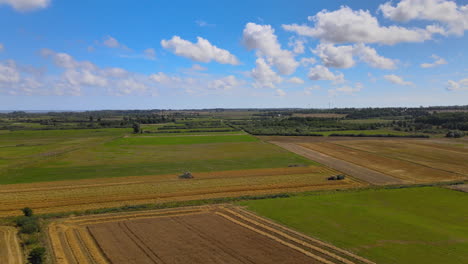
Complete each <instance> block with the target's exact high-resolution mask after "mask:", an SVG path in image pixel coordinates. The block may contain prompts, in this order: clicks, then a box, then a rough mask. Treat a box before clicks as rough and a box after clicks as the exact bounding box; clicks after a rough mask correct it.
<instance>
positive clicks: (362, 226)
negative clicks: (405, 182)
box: [240, 187, 468, 264]
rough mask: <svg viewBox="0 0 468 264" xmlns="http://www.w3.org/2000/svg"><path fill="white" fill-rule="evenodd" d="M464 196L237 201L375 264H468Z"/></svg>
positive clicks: (419, 193)
mask: <svg viewBox="0 0 468 264" xmlns="http://www.w3.org/2000/svg"><path fill="white" fill-rule="evenodd" d="M467 202H468V196H467V195H466V193H463V192H460V191H455V190H450V189H445V188H436V187H420V188H406V189H387V190H385V189H380V190H360V191H345V192H331V193H328V194H316V195H303V196H295V197H290V198H279V199H266V200H257V201H246V202H241V203H240V204H241V205H244V206H247V208H248V209H249V210H253V211H254V212H256V213H258V214H260V215H261V216H264V217H268V218H270V219H273V220H274V221H276V222H278V223H280V224H283V225H286V226H288V227H290V228H293V229H295V230H298V231H300V232H302V233H304V234H306V235H309V236H312V237H316V238H318V239H320V240H322V241H325V242H328V243H331V244H334V245H335V246H338V247H340V248H343V249H345V250H349V251H351V252H353V253H355V254H357V255H359V256H362V257H365V258H367V259H369V260H372V261H375V262H376V263H382V264H390V263H402V264H406V263H407V264H413V263H426V264H432V263H434V264H440V263H446V264H451V263H454V264H455V263H459V264H461V263H468V251H467V250H466V248H468V226H467V225H466V221H467V218H466V217H467V215H468V208H467V207H466V203H467Z"/></svg>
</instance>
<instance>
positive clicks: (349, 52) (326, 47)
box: [314, 43, 395, 69]
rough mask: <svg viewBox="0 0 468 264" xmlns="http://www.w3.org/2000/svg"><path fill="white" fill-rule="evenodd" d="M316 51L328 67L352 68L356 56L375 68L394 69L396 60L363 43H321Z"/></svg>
mask: <svg viewBox="0 0 468 264" xmlns="http://www.w3.org/2000/svg"><path fill="white" fill-rule="evenodd" d="M314 53H315V54H317V56H319V57H320V59H321V60H322V63H323V64H324V65H325V66H327V67H333V68H344V69H345V68H351V67H353V66H354V65H355V64H356V62H355V60H354V57H357V58H358V59H359V60H360V61H363V62H365V63H367V64H369V65H370V66H372V67H374V68H380V69H394V68H395V62H394V61H393V60H391V59H388V58H385V57H383V56H380V55H379V54H377V51H376V50H375V49H373V48H371V47H368V46H366V45H364V44H362V43H360V44H355V45H352V46H351V45H344V46H334V45H333V44H319V45H318V46H317V48H316V49H315V50H314Z"/></svg>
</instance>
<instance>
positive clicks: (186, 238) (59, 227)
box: [49, 205, 375, 264]
mask: <svg viewBox="0 0 468 264" xmlns="http://www.w3.org/2000/svg"><path fill="white" fill-rule="evenodd" d="M113 218H114V221H113ZM57 221H59V223H56V222H53V223H52V224H51V225H50V226H49V237H50V239H51V242H52V243H51V244H52V247H53V250H54V256H55V257H56V262H57V263H99V264H104V263H113V264H121V263H143V264H146V263H203V264H205V263H206V264H210V263H234V264H236V263H250V264H253V263H285V264H288V263H291V264H292V263H326V264H339V263H340V264H358V263H359V264H362V263H365V264H375V263H372V262H370V261H368V260H366V259H363V258H360V257H358V256H355V255H354V254H352V253H350V252H347V251H344V250H342V249H339V248H336V247H334V246H332V245H330V244H327V243H325V242H322V241H319V240H315V239H313V238H309V237H307V236H305V235H303V234H301V233H299V232H296V231H293V230H289V229H288V228H286V227H283V226H280V225H278V224H275V223H273V222H271V221H270V220H267V219H263V218H262V217H259V216H256V215H254V214H252V213H250V212H247V211H244V210H242V209H239V208H238V207H234V206H228V205H220V206H200V207H189V208H178V209H165V210H160V211H159V210H155V211H146V212H141V213H123V214H122V215H121V216H120V217H119V214H118V213H114V214H106V215H100V216H99V215H95V216H84V217H76V218H71V219H68V220H57Z"/></svg>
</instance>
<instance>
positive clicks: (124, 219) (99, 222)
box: [76, 212, 207, 226]
mask: <svg viewBox="0 0 468 264" xmlns="http://www.w3.org/2000/svg"><path fill="white" fill-rule="evenodd" d="M205 213H207V212H193V213H185V214H170V215H161V216H149V215H148V216H142V217H134V218H123V219H116V220H104V221H96V222H91V223H82V224H76V225H78V226H84V225H94V224H102V223H113V222H124V221H131V220H140V219H148V218H170V217H175V216H185V215H194V214H205Z"/></svg>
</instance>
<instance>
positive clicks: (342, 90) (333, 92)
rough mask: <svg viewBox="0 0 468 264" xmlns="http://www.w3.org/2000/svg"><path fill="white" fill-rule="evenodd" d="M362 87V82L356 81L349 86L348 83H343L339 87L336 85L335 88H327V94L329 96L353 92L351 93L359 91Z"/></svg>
mask: <svg viewBox="0 0 468 264" xmlns="http://www.w3.org/2000/svg"><path fill="white" fill-rule="evenodd" d="M362 88H364V86H363V85H362V83H356V84H355V85H354V87H353V86H349V85H344V86H341V87H338V88H335V89H330V90H328V94H329V95H331V96H335V95H338V94H340V93H341V94H353V93H357V92H360V91H361V90H362Z"/></svg>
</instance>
